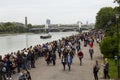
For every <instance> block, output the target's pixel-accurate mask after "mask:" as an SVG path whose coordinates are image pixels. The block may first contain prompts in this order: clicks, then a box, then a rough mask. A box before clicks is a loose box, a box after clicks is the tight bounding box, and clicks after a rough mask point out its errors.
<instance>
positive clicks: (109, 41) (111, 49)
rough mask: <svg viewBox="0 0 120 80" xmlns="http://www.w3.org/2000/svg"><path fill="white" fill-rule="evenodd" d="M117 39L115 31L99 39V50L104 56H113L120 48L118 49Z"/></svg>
mask: <svg viewBox="0 0 120 80" xmlns="http://www.w3.org/2000/svg"><path fill="white" fill-rule="evenodd" d="M119 35H120V34H119ZM117 40H118V37H117V35H116V33H115V34H114V35H113V36H107V37H105V38H104V39H103V40H102V41H101V43H100V50H101V52H102V54H103V55H104V57H114V56H115V55H117V54H118V50H119V49H120V47H119V49H118V46H117V45H118V44H117ZM119 45H120V43H119ZM119 55H120V54H119Z"/></svg>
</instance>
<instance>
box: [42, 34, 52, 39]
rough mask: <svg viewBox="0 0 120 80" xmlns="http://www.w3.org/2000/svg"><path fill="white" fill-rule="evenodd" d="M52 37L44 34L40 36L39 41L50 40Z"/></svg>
mask: <svg viewBox="0 0 120 80" xmlns="http://www.w3.org/2000/svg"><path fill="white" fill-rule="evenodd" d="M51 37H52V36H51V35H50V34H44V35H41V36H40V38H41V39H48V38H51Z"/></svg>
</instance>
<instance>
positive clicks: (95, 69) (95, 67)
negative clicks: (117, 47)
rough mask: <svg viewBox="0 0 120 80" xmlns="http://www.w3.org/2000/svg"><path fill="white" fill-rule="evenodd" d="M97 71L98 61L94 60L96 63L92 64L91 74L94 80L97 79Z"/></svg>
mask: <svg viewBox="0 0 120 80" xmlns="http://www.w3.org/2000/svg"><path fill="white" fill-rule="evenodd" d="M98 71H99V65H98V61H97V60H96V63H95V65H94V66H93V74H94V79H95V80H98Z"/></svg>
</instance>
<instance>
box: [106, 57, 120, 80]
mask: <svg viewBox="0 0 120 80" xmlns="http://www.w3.org/2000/svg"><path fill="white" fill-rule="evenodd" d="M108 61H109V75H110V77H111V79H115V80H118V79H117V77H118V67H117V65H115V61H114V59H108Z"/></svg>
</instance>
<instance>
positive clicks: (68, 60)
mask: <svg viewBox="0 0 120 80" xmlns="http://www.w3.org/2000/svg"><path fill="white" fill-rule="evenodd" d="M71 60H72V57H71V56H70V53H68V55H67V65H68V69H69V71H70V69H71Z"/></svg>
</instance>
